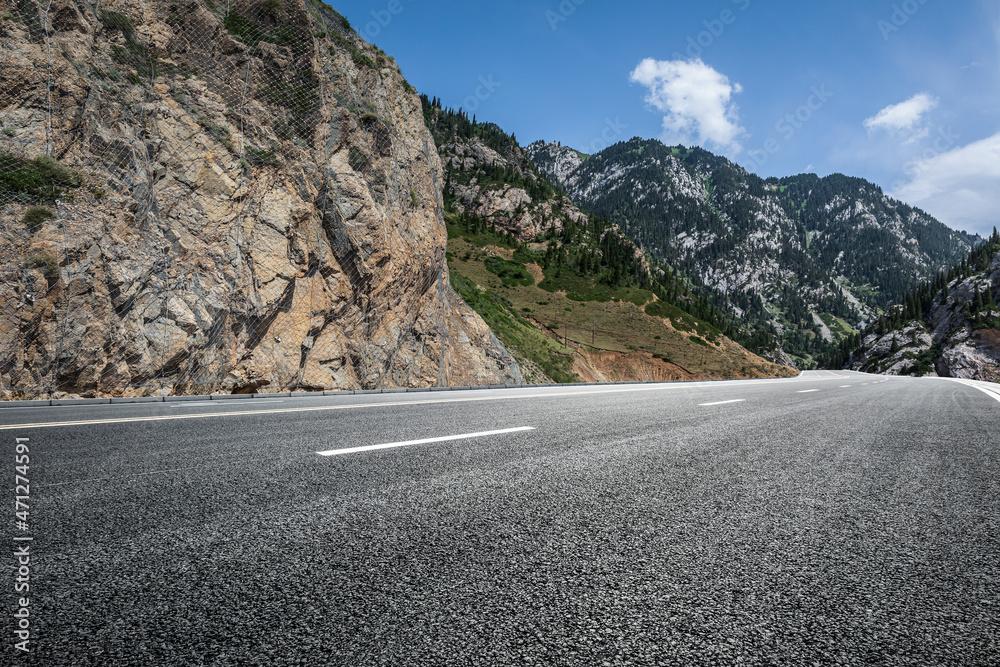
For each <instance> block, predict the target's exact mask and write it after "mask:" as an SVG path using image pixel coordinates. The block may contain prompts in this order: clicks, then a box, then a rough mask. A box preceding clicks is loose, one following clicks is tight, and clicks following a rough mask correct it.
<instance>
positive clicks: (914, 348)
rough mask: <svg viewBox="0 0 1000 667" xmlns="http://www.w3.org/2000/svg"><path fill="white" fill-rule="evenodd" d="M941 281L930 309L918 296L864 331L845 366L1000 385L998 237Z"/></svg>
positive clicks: (929, 302)
mask: <svg viewBox="0 0 1000 667" xmlns="http://www.w3.org/2000/svg"><path fill="white" fill-rule="evenodd" d="M977 264H978V265H979V266H977ZM956 274H957V275H956ZM940 282H941V287H940V289H938V290H937V291H936V292H935V293H933V294H928V295H927V298H926V299H925V302H926V303H927V310H926V311H925V310H924V308H923V304H921V303H920V301H921V299H920V297H919V295H918V296H917V297H916V298H915V299H912V300H910V301H909V302H908V305H907V306H897V307H896V308H894V309H893V311H892V312H891V313H889V314H888V315H887V316H886V317H885V318H883V319H882V320H880V321H879V322H877V323H876V325H875V326H874V327H872V329H871V330H870V331H868V332H866V334H865V336H864V337H863V338H862V340H861V341H860V344H859V346H858V347H857V349H855V350H854V351H853V353H852V354H851V356H850V358H849V360H848V362H847V368H850V369H852V370H860V371H866V372H870V373H882V374H885V375H916V376H923V375H931V376H934V375H937V376H941V377H954V378H966V379H971V380H985V381H989V382H1000V236H997V235H994V238H993V239H992V241H991V242H990V243H989V244H987V245H986V246H985V247H982V248H979V249H977V251H976V252H974V254H973V258H972V259H970V260H969V261H967V262H965V263H963V265H962V266H959V267H956V268H955V269H954V270H953V271H952V273H951V274H950V275H948V276H945V277H943V278H942V279H941V281H940ZM913 304H916V306H915V305H913ZM914 311H916V312H914Z"/></svg>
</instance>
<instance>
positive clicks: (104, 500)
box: [0, 372, 1000, 666]
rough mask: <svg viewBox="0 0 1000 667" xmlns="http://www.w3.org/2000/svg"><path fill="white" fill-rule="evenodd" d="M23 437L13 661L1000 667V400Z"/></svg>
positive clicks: (307, 410)
mask: <svg viewBox="0 0 1000 667" xmlns="http://www.w3.org/2000/svg"><path fill="white" fill-rule="evenodd" d="M0 437H2V438H3V439H4V450H3V451H4V459H5V460H6V461H7V462H8V463H7V464H6V465H7V466H9V468H8V471H7V478H8V479H9V480H10V481H11V484H10V487H9V488H8V489H7V493H8V495H9V500H8V501H5V506H7V507H9V508H11V510H13V509H14V507H13V505H14V495H15V489H14V488H13V487H14V485H13V481H14V476H15V470H14V466H15V463H14V449H15V443H16V438H22V439H23V438H27V439H28V440H27V441H25V442H24V443H23V444H26V445H27V446H29V447H30V471H29V473H30V474H29V476H30V501H29V502H30V517H29V519H30V521H29V522H28V530H27V531H18V529H17V527H16V525H15V523H14V516H13V512H11V513H12V516H11V517H10V520H9V521H8V522H7V525H8V528H7V532H8V544H12V542H11V541H10V540H11V539H13V538H16V537H19V536H20V537H25V536H31V537H32V538H33V541H31V542H30V543H28V542H25V541H21V542H14V543H13V544H15V547H16V546H17V545H23V544H26V543H27V544H29V545H30V553H31V563H30V600H29V609H30V619H31V625H30V629H31V635H30V644H29V647H30V651H29V653H28V654H27V656H24V655H22V654H19V653H18V651H16V650H13V649H11V650H10V651H9V653H8V655H13V656H14V660H15V662H13V663H5V664H15V663H16V664H37V665H74V666H80V665H143V666H147V665H252V664H259V665H351V666H355V665H405V666H410V665H413V666H419V665H588V666H589V665H675V664H676V665H690V664H720V665H723V664H725V665H727V664H737V663H738V664H748V665H765V664H808V665H812V664H822V665H834V664H845V665H846V664H850V665H858V664H887V665H936V664H941V665H960V664H962V665H966V664H967V665H995V664H1000V509H998V499H1000V395H997V394H995V393H993V392H990V391H989V390H987V389H986V388H985V386H981V387H977V386H972V384H964V383H960V382H956V381H949V380H939V379H913V378H884V377H876V376H870V375H862V374H858V373H848V372H835V373H834V372H813V373H805V374H803V376H802V377H800V378H795V379H791V380H766V381H745V382H706V383H693V384H664V385H622V386H598V387H553V388H545V389H539V388H533V389H509V390H488V391H469V392H442V393H418V394H392V395H357V396H338V397H317V398H284V399H275V400H256V399H255V400H249V401H224V402H220V401H212V402H208V401H201V402H198V401H196V402H188V403H156V404H136V405H103V406H75V407H48V408H6V409H3V408H0ZM17 568H18V565H17V562H16V559H12V558H10V557H9V556H8V571H9V572H11V573H12V576H11V579H10V580H9V583H8V584H5V585H4V586H3V589H2V590H5V591H6V595H5V596H4V599H5V604H6V605H7V609H9V610H11V613H14V612H16V611H17V610H18V609H19V606H18V602H17V600H18V596H17V595H16V594H15V593H14V575H16V573H17V571H18V570H17ZM5 617H6V618H7V619H8V620H7V621H6V622H5V623H6V624H7V625H8V626H9V628H8V627H4V628H2V630H3V633H2V634H3V636H5V637H8V638H9V642H10V644H13V643H14V642H15V641H16V638H15V635H14V632H13V631H14V629H15V626H16V623H17V619H13V617H12V616H11V615H10V614H6V615H5ZM7 648H8V647H5V649H7Z"/></svg>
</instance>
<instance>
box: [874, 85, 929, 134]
mask: <svg viewBox="0 0 1000 667" xmlns="http://www.w3.org/2000/svg"><path fill="white" fill-rule="evenodd" d="M938 101H939V100H938V98H936V97H934V96H932V95H929V94H927V93H920V94H919V95H914V96H913V97H911V98H910V99H908V100H906V101H905V102H900V103H899V104H894V105H892V106H888V107H886V108H884V109H882V110H881V111H879V112H878V114H876V115H875V116H872V117H871V118H869V119H867V120H866V121H865V127H867V128H868V131H869V132H876V131H878V130H887V131H889V132H902V131H912V130H914V128H916V127H917V126H918V125H919V124H920V121H921V120H923V117H924V115H925V114H926V113H927V112H929V111H931V110H932V109H934V108H936V107H937V105H938Z"/></svg>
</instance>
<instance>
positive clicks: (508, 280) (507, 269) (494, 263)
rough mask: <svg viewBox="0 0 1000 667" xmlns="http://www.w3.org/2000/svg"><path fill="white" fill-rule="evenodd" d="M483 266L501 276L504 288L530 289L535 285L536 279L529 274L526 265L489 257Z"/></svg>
mask: <svg viewBox="0 0 1000 667" xmlns="http://www.w3.org/2000/svg"><path fill="white" fill-rule="evenodd" d="M483 265H484V266H485V267H486V270H487V271H489V272H490V273H492V274H494V275H496V276H499V278H500V280H501V281H503V285H504V287H511V286H513V285H524V286H526V287H530V286H531V285H534V284H535V279H534V278H533V277H532V275H531V274H530V273H528V270H527V269H526V268H525V267H524V264H520V263H518V262H512V261H510V260H509V259H501V258H500V257H487V258H486V260H485V261H484V262H483Z"/></svg>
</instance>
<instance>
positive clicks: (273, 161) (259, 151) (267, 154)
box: [247, 146, 281, 165]
mask: <svg viewBox="0 0 1000 667" xmlns="http://www.w3.org/2000/svg"><path fill="white" fill-rule="evenodd" d="M247 160H249V161H250V163H251V164H265V165H279V164H281V160H280V159H278V156H277V155H275V153H274V151H266V150H264V149H263V148H254V147H253V146H247Z"/></svg>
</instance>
